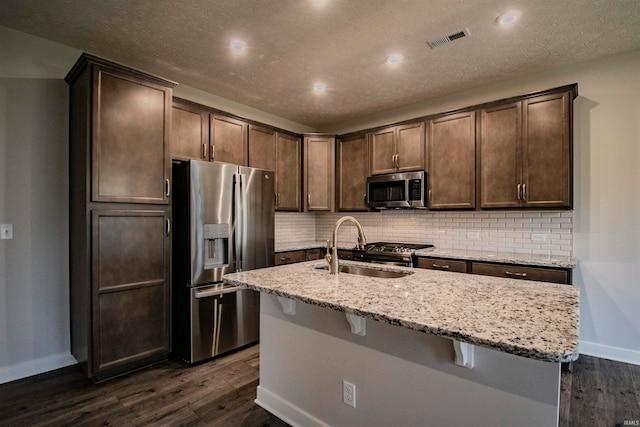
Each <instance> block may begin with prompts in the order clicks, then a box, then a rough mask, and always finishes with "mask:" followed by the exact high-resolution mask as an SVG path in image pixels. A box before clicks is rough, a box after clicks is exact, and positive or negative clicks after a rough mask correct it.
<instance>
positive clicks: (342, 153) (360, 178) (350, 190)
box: [336, 134, 369, 211]
mask: <svg viewBox="0 0 640 427" xmlns="http://www.w3.org/2000/svg"><path fill="white" fill-rule="evenodd" d="M367 142H368V140H367V135H366V134H364V135H359V136H354V137H350V138H345V139H339V140H338V141H337V143H336V168H337V171H336V180H337V182H336V192H337V195H336V201H337V210H338V211H367V210H368V208H367V177H368V176H369V146H368V144H367Z"/></svg>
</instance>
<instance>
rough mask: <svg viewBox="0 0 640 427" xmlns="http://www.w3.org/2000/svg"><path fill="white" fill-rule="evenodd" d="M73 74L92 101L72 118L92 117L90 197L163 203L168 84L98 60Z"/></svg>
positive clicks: (165, 199) (167, 163)
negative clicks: (87, 107) (89, 105)
mask: <svg viewBox="0 0 640 427" xmlns="http://www.w3.org/2000/svg"><path fill="white" fill-rule="evenodd" d="M85 73H87V74H85ZM88 73H90V76H89V74H88ZM74 79H76V80H74V81H75V82H76V83H77V84H78V85H80V84H85V85H86V86H84V89H86V90H87V91H88V92H89V93H88V94H87V95H88V99H90V103H91V108H89V109H87V110H86V111H83V112H82V113H81V114H82V115H83V116H84V117H82V118H81V117H75V118H74V119H73V120H87V121H89V122H90V123H91V125H90V126H89V127H90V132H91V137H90V143H91V167H92V180H91V199H92V200H93V201H94V202H120V203H125V202H126V203H145V204H147V203H151V204H168V203H169V194H168V193H169V167H170V162H171V158H170V154H169V128H170V117H171V116H170V114H171V92H172V89H171V87H167V85H166V84H163V82H162V81H158V80H156V79H149V78H145V77H143V76H142V75H140V74H131V73H127V72H125V71H122V70H120V69H119V68H116V67H114V68H112V67H109V66H106V65H101V64H99V63H96V64H93V66H91V67H89V68H86V69H85V71H84V72H80V73H79V74H78V75H76V76H75V77H74ZM77 79H84V80H85V81H83V82H82V83H81V82H80V81H79V80H77ZM76 89H78V90H79V89H80V87H79V86H76Z"/></svg>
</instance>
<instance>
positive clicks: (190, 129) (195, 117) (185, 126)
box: [171, 102, 209, 160]
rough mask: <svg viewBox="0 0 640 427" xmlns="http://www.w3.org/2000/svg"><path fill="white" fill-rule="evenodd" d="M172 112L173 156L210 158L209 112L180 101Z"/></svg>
mask: <svg viewBox="0 0 640 427" xmlns="http://www.w3.org/2000/svg"><path fill="white" fill-rule="evenodd" d="M171 113H172V116H171V157H172V158H174V159H182V160H190V159H194V160H209V113H207V112H206V111H203V110H199V109H197V108H195V107H191V106H188V105H185V104H181V103H178V102H174V103H173V109H172V111H171Z"/></svg>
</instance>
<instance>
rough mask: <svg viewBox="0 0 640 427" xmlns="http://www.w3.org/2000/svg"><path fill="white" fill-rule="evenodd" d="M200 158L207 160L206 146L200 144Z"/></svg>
mask: <svg viewBox="0 0 640 427" xmlns="http://www.w3.org/2000/svg"><path fill="white" fill-rule="evenodd" d="M202 158H203V159H205V160H207V144H202Z"/></svg>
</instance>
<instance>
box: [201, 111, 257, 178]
mask: <svg viewBox="0 0 640 427" xmlns="http://www.w3.org/2000/svg"><path fill="white" fill-rule="evenodd" d="M210 123H211V131H210V133H211V147H210V155H209V157H210V159H211V160H212V161H217V162H225V163H232V164H234V165H240V166H247V164H248V158H249V152H248V146H247V141H248V138H247V137H248V135H247V127H248V125H247V123H245V122H243V121H240V120H235V119H232V118H229V117H224V116H214V115H213V114H212V115H211V121H210Z"/></svg>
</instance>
